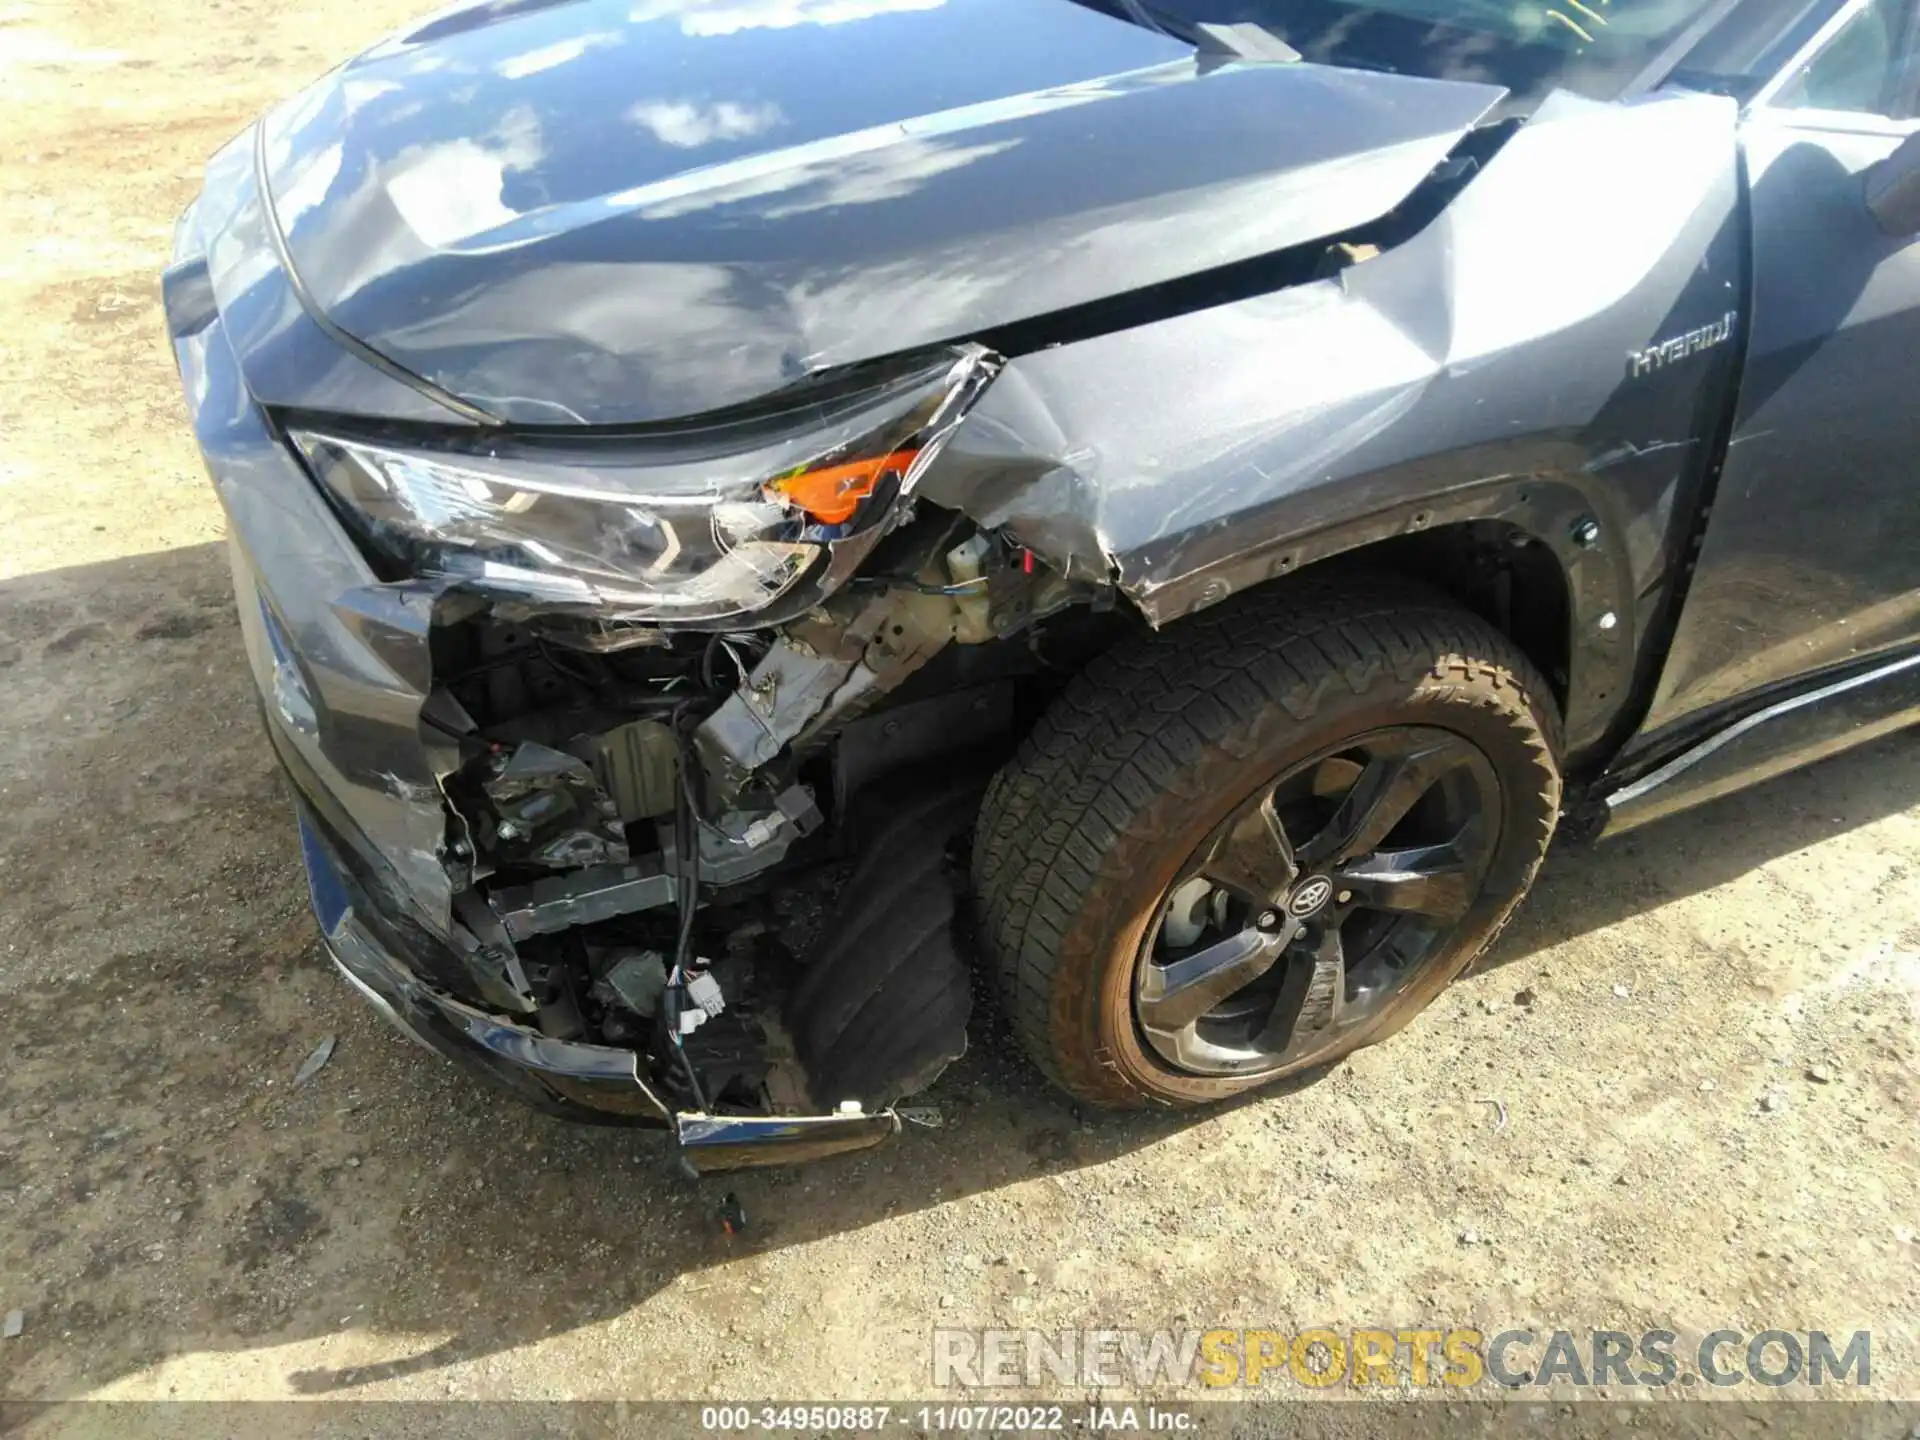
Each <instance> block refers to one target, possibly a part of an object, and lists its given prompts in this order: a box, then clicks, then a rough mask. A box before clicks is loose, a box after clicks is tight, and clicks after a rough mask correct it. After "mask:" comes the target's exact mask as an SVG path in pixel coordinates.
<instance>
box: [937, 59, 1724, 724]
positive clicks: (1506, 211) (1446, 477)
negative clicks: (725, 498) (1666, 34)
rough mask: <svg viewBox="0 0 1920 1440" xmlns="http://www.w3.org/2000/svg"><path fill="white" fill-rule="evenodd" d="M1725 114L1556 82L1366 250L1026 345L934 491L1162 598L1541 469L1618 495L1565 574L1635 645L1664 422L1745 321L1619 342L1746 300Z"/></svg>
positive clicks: (1655, 526)
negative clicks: (1659, 353) (1696, 348)
mask: <svg viewBox="0 0 1920 1440" xmlns="http://www.w3.org/2000/svg"><path fill="white" fill-rule="evenodd" d="M1734 122H1735V107H1734V106H1733V105H1732V103H1731V102H1729V101H1727V100H1724V99H1721V98H1718V97H1711V96H1702V95H1664V96H1660V97H1657V98H1654V99H1650V100H1647V101H1645V102H1642V103H1638V104H1631V105H1599V104H1595V103H1592V102H1587V101H1583V100H1579V99H1577V98H1575V97H1573V96H1570V95H1566V94H1559V95H1555V96H1554V97H1552V98H1550V99H1549V100H1548V101H1547V102H1546V103H1545V104H1543V105H1542V106H1541V108H1540V110H1539V111H1538V113H1537V114H1536V115H1535V116H1534V118H1533V119H1532V120H1531V121H1530V122H1529V123H1528V124H1527V125H1525V126H1524V127H1523V128H1521V129H1520V130H1519V131H1518V132H1517V133H1516V134H1515V135H1514V136H1513V137H1512V138H1511V139H1509V140H1508V141H1507V142H1506V143H1505V145H1504V146H1503V147H1502V148H1500V149H1499V150H1498V152H1497V153H1495V154H1494V155H1493V157H1492V158H1491V160H1489V161H1488V162H1487V163H1486V165H1485V167H1484V169H1483V170H1482V172H1481V173H1480V174H1479V175H1478V176H1477V177H1476V178H1474V179H1473V180H1472V182H1471V183H1470V184H1468V185H1467V186H1466V188H1465V189H1464V190H1462V191H1461V192H1460V193H1459V194H1458V195H1457V196H1456V197H1455V198H1454V199H1453V201H1452V202H1451V203H1450V204H1449V205H1448V206H1447V207H1446V208H1445V209H1444V210H1443V211H1442V212H1441V213H1440V215H1439V217H1438V218H1437V219H1436V220H1434V221H1433V222H1432V223H1430V224H1429V225H1427V227H1426V228H1425V229H1424V230H1422V231H1421V232H1420V233H1419V234H1417V235H1415V236H1414V237H1412V238H1411V239H1409V240H1407V241H1405V242H1404V243H1402V244H1400V245H1398V246H1397V247H1394V248H1390V249H1388V250H1386V251H1384V252H1383V253H1381V254H1380V255H1378V256H1377V257H1375V258H1373V259H1370V260H1367V261H1365V262H1364V263H1359V264H1354V265H1352V266H1350V267H1349V268H1347V269H1345V270H1343V271H1342V272H1340V273H1339V274H1338V275H1337V276H1335V277H1333V278H1330V279H1326V280H1322V281H1318V282H1316V283H1312V284H1308V285H1305V286H1301V287H1297V288H1294V289H1291V290H1284V291H1280V292H1277V293H1274V294H1269V295H1263V296H1260V297H1258V298H1255V299H1251V300H1245V301H1241V302H1238V303H1234V304H1228V305H1223V306H1219V307H1217V308H1214V309H1210V310H1203V311H1198V312H1195V313H1192V314H1187V315H1181V316H1177V317H1175V318H1172V319H1168V320H1164V321H1159V322H1156V323H1153V324H1148V325H1143V326H1140V327H1138V328H1136V329H1132V330H1128V331H1123V332H1120V333H1117V334H1112V335H1106V336H1101V337H1098V338H1095V339H1091V340H1086V341H1082V342H1080V343H1077V344H1070V345H1063V346H1060V347H1059V348H1057V349H1053V350H1045V351H1040V352H1037V353H1034V354H1030V355H1024V356H1021V357H1018V358H1016V359H1014V360H1012V361H1011V362H1010V363H1009V364H1008V365H1007V367H1006V370H1005V372H1004V373H1003V374H1002V376H1001V377H1000V379H999V380H998V382H997V383H996V384H995V385H994V386H993V388H992V389H991V390H990V391H989V392H988V394H987V395H986V397H985V398H984V399H983V400H982V402H981V403H980V404H979V405H978V406H977V407H976V408H975V411H974V413H973V414H972V416H971V417H970V418H969V420H968V422H967V423H966V424H965V425H963V426H962V427H961V429H960V431H959V433H958V434H957V435H956V437H955V439H954V441H953V442H952V444H951V445H950V446H949V448H948V450H947V452H946V453H945V455H944V456H943V457H942V460H941V463H940V464H938V465H936V466H935V467H934V468H933V470H932V471H931V472H930V473H929V474H928V476H927V477H926V480H925V481H924V482H923V490H922V493H923V494H925V495H927V496H928V497H929V498H931V499H933V500H935V501H937V502H939V503H942V504H949V505H953V506H955V507H957V508H959V509H962V510H964V511H965V512H966V513H967V514H969V515H970V516H972V517H973V518H975V519H977V520H979V521H980V522H981V523H982V524H988V525H997V526H1002V527H1004V528H1005V530H1006V531H1007V532H1008V533H1009V534H1010V535H1011V536H1012V537H1014V538H1015V539H1016V540H1017V541H1018V542H1019V543H1021V544H1023V545H1027V546H1029V547H1030V548H1032V549H1033V550H1035V551H1036V552H1038V553H1039V554H1040V555H1041V556H1042V557H1043V558H1044V559H1046V560H1047V561H1048V563H1050V564H1052V565H1053V566H1055V567H1056V568H1059V569H1062V570H1065V571H1067V572H1068V573H1095V572H1098V571H1100V570H1102V569H1109V568H1110V569H1111V571H1112V572H1113V573H1114V574H1115V575H1116V576H1117V579H1118V583H1119V585H1120V587H1121V588H1122V589H1123V590H1124V591H1125V592H1126V593H1127V594H1128V595H1129V596H1130V597H1131V598H1132V599H1133V600H1134V601H1135V602H1136V603H1137V604H1138V605H1139V607H1140V609H1141V610H1142V611H1143V612H1144V613H1145V614H1146V615H1147V617H1148V618H1149V619H1150V620H1152V621H1154V622H1155V623H1165V622H1167V621H1169V620H1171V619H1173V618H1175V617H1177V616H1179V615H1181V614H1184V613H1187V612H1189V611H1191V610H1194V609H1197V608H1200V607H1203V606H1205V605H1209V604H1213V603H1215V602H1217V601H1219V600H1221V599H1224V598H1225V597H1226V596H1228V595H1230V594H1232V593H1233V592H1235V591H1236V590H1240V589H1244V588H1246V587H1247V586H1249V585H1252V584H1257V583H1259V582H1260V581H1262V580H1265V579H1268V578H1271V577H1273V576H1275V575H1278V574H1284V573H1286V571H1287V570H1289V569H1291V568H1297V567H1298V565H1300V564H1304V563H1306V562H1307V561H1308V560H1310V559H1313V558H1318V556H1319V555H1320V554H1324V553H1331V552H1332V551H1335V550H1338V549H1344V548H1350V547H1351V546H1353V545H1358V544H1363V543H1367V542H1369V541H1372V540H1377V539H1381V538H1385V537H1386V536H1388V535H1392V534H1396V533H1404V532H1406V531H1409V530H1417V529H1420V528H1423V527H1425V526H1428V525H1431V524H1434V523H1439V522H1440V520H1441V516H1440V514H1439V512H1440V509H1441V508H1442V505H1443V504H1444V502H1445V501H1446V499H1447V497H1448V495H1449V493H1450V492H1458V493H1459V494H1460V495H1461V496H1462V499H1463V502H1464V503H1463V504H1461V505H1460V506H1457V507H1455V508H1456V509H1458V510H1460V511H1462V512H1464V513H1460V514H1455V515H1451V516H1449V517H1447V518H1471V517H1472V516H1473V515H1475V514H1488V513H1500V512H1502V511H1504V510H1506V509H1509V508H1511V507H1513V506H1514V505H1516V504H1521V505H1526V504H1529V503H1532V499H1533V497H1529V496H1527V494H1526V486H1525V484H1524V483H1523V482H1525V481H1526V479H1527V478H1528V477H1540V478H1541V480H1542V481H1543V482H1544V481H1551V482H1553V483H1554V484H1556V485H1559V486H1563V487H1565V488H1567V489H1568V490H1570V491H1572V492H1574V493H1575V494H1577V495H1579V496H1582V497H1585V500H1586V504H1587V507H1588V509H1589V513H1591V514H1596V515H1599V516H1600V517H1601V518H1602V521H1603V530H1604V533H1605V535H1606V545H1605V547H1604V548H1603V551H1602V552H1601V553H1598V554H1596V555H1595V556H1593V558H1591V559H1589V560H1587V561H1586V562H1585V563H1586V564H1587V565H1588V567H1589V569H1590V570H1593V571H1604V572H1605V577H1604V578H1605V580H1606V584H1605V586H1604V587H1597V586H1596V585H1585V584H1577V585H1575V586H1574V587H1573V588H1574V589H1575V590H1576V592H1577V598H1578V599H1579V600H1580V601H1581V602H1582V603H1583V604H1588V603H1593V602H1594V601H1595V600H1596V597H1597V596H1599V597H1603V598H1601V599H1600V600H1599V604H1600V610H1601V611H1606V612H1609V613H1613V614H1615V615H1616V622H1615V625H1614V627H1613V628H1612V630H1611V631H1610V632H1609V635H1608V637H1607V644H1608V646H1609V647H1610V648H1611V651H1612V653H1614V654H1615V655H1616V656H1618V655H1624V656H1625V660H1624V662H1623V663H1624V664H1625V665H1626V666H1627V667H1628V668H1630V667H1631V658H1632V655H1633V651H1634V647H1635V645H1636V644H1637V637H1638V635H1639V634H1640V633H1642V632H1643V631H1644V630H1645V628H1646V626H1647V624H1648V622H1649V620H1650V618H1651V616H1652V614H1653V613H1654V611H1655V610H1656V609H1657V607H1658V605H1659V603H1660V600H1661V597H1662V595H1663V593H1664V590H1663V586H1664V582H1665V581H1666V579H1667V578H1668V577H1670V576H1671V574H1672V573H1673V571H1674V568H1675V565H1676V561H1677V556H1678V547H1679V545H1680V544H1681V543H1682V541H1683V539H1684V537H1683V536H1681V535H1679V534H1677V533H1676V523H1677V522H1676V520H1675V517H1676V516H1678V517H1684V516H1686V515H1687V514H1688V513H1689V508H1688V506H1687V505H1686V504H1685V503H1684V501H1683V499H1682V498H1680V496H1681V492H1683V491H1685V490H1686V487H1688V486H1691V485H1692V484H1694V483H1695V482H1696V481H1697V478H1698V471H1699V468H1700V467H1699V457H1698V456H1697V454H1696V447H1693V446H1691V445H1685V444H1673V443H1669V442H1673V441H1676V440H1681V439H1684V438H1685V437H1689V436H1691V435H1692V434H1693V433H1694V430H1695V425H1694V417H1695V415H1696V414H1698V413H1700V412H1701V408H1702V405H1703V401H1710V400H1711V399H1713V398H1714V396H1716V395H1717V394H1718V393H1720V391H1721V389H1722V388H1723V387H1724V386H1725V385H1726V384H1727V383H1728V376H1729V374H1730V369H1729V366H1730V361H1731V358H1732V356H1733V354H1734V349H1733V347H1731V346H1726V347H1719V348H1717V349H1715V348H1708V349H1704V350H1701V351H1700V352H1699V353H1697V354H1694V355H1692V356H1690V357H1689V359H1688V362H1687V363H1686V364H1682V365H1677V366H1673V367H1668V368H1667V369H1664V370H1662V371H1660V372H1657V373H1655V374H1642V375H1637V376H1636V375H1634V374H1633V373H1632V370H1631V366H1630V364H1629V357H1630V356H1632V355H1633V354H1636V353H1638V352H1641V351H1644V350H1645V349H1646V348H1647V347H1648V346H1649V345H1650V344H1653V343H1656V342H1658V341H1660V340H1662V339H1663V338H1664V337H1666V336H1668V335H1669V334H1674V333H1681V334H1684V333H1686V332H1688V331H1690V330H1692V329H1694V328H1696V327H1697V326H1702V325H1706V324H1709V323H1718V322H1719V321H1720V320H1721V318H1722V317H1724V316H1725V315H1726V314H1727V313H1728V311H1729V309H1737V308H1738V306H1739V305H1740V303H1741V301H1740V296H1739V293H1738V282H1739V277H1740V261H1739V245H1738V240H1737V234H1736V228H1735V219H1736V204H1737V197H1738V169H1737V154H1736V146H1735V135H1734ZM1507 481H1512V482H1515V484H1514V485H1511V486H1503V485H1501V484H1497V483H1495V482H1507ZM1475 487H1482V489H1481V495H1482V496H1483V498H1482V499H1480V500H1478V501H1471V500H1468V499H1467V497H1468V495H1469V493H1470V492H1473V491H1474V490H1475ZM1317 534H1318V535H1324V536H1327V537H1330V538H1329V540H1328V542H1327V543H1325V544H1322V545H1320V546H1318V547H1316V546H1314V545H1311V544H1308V543H1303V537H1312V536H1315V535H1317ZM1553 538H1554V540H1555V541H1556V543H1559V542H1562V541H1563V540H1564V537H1563V536H1555V537H1553ZM1561 548H1565V547H1564V545H1561ZM1597 613H1599V612H1598V611H1595V612H1590V613H1589V612H1586V611H1583V613H1582V615H1580V616H1579V617H1576V623H1587V624H1591V623H1592V622H1593V616H1594V615H1595V614H1597ZM1621 618H1624V619H1625V620H1626V621H1627V622H1629V623H1628V624H1626V625H1621V624H1620V623H1619V621H1620V619H1621ZM1608 663H1609V666H1610V668H1611V669H1613V670H1614V671H1615V673H1616V674H1617V673H1618V671H1619V669H1620V663H1622V662H1608ZM1625 689H1626V687H1625V686H1624V685H1615V684H1611V683H1608V684H1596V685H1594V686H1592V687H1591V690H1592V696H1591V697H1590V698H1594V703H1596V704H1597V703H1600V702H1599V699H1598V698H1595V697H1600V696H1601V695H1602V692H1606V694H1607V695H1609V696H1610V697H1612V703H1615V704H1617V703H1619V699H1621V698H1624V695H1623V692H1624V690H1625ZM1570 718H1571V717H1570ZM1587 718H1589V717H1581V719H1582V721H1583V722H1584V721H1585V720H1586V719H1587Z"/></svg>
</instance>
